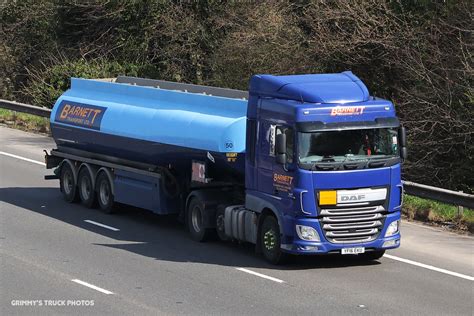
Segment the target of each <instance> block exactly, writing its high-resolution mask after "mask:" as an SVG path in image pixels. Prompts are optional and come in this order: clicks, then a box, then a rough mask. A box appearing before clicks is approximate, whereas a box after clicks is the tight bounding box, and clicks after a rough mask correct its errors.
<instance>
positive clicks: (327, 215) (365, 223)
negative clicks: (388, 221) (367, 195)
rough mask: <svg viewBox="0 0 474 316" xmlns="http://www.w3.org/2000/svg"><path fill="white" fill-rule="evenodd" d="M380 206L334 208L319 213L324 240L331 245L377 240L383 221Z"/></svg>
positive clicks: (383, 217) (383, 216) (383, 209)
mask: <svg viewBox="0 0 474 316" xmlns="http://www.w3.org/2000/svg"><path fill="white" fill-rule="evenodd" d="M384 212H385V208H384V207H383V206H382V205H375V206H363V207H361V206H360V205H357V206H355V207H348V205H344V206H342V205H341V206H339V205H338V206H336V207H335V208H330V209H329V208H325V209H322V210H321V211H320V215H322V217H321V218H320V219H319V221H320V223H321V227H322V230H323V232H324V234H325V236H326V239H327V240H328V241H329V242H331V243H363V242H369V241H372V240H374V239H376V238H377V236H378V235H379V234H380V232H381V230H382V227H383V223H384V219H385V215H384Z"/></svg>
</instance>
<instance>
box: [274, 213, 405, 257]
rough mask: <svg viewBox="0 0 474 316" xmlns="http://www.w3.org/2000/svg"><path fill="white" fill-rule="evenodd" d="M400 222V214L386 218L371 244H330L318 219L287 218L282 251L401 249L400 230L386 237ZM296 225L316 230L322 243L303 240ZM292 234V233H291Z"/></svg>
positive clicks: (293, 252) (337, 252)
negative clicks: (388, 229) (396, 223)
mask: <svg viewBox="0 0 474 316" xmlns="http://www.w3.org/2000/svg"><path fill="white" fill-rule="evenodd" d="M397 220H400V212H394V213H390V214H388V215H387V217H386V218H385V223H384V227H383V229H382V231H381V233H380V234H379V236H378V238H377V239H375V240H372V241H370V242H364V243H330V242H328V241H327V240H326V239H325V237H324V234H323V232H322V230H321V227H320V225H319V221H318V219H315V218H293V219H290V218H286V219H285V225H284V226H285V232H286V233H287V234H286V236H285V238H284V239H283V241H284V242H283V243H282V245H281V249H282V251H284V252H287V253H292V254H299V255H310V254H340V253H341V249H342V248H351V247H364V248H365V249H366V251H374V250H385V249H393V248H398V247H400V237H401V236H400V230H399V231H398V233H396V234H395V235H392V236H390V237H384V236H385V232H386V230H387V227H388V225H390V223H392V222H393V221H397ZM296 225H304V226H310V227H313V228H314V229H316V231H317V232H318V234H319V237H320V239H321V241H319V242H314V241H306V240H302V239H300V238H299V237H298V235H297V234H296V229H295V226H296ZM291 232H292V233H291Z"/></svg>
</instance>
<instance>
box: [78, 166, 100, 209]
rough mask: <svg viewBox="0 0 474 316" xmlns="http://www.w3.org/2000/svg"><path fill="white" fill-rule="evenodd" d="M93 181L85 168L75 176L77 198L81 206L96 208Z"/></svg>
mask: <svg viewBox="0 0 474 316" xmlns="http://www.w3.org/2000/svg"><path fill="white" fill-rule="evenodd" d="M92 184H93V179H92V178H91V175H90V173H89V170H88V169H87V168H82V169H81V171H79V175H78V176H77V188H78V190H79V197H80V198H81V202H82V204H84V205H85V206H87V207H89V208H92V207H94V206H96V201H97V200H96V195H95V191H94V189H93V186H92Z"/></svg>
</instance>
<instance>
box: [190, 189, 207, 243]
mask: <svg viewBox="0 0 474 316" xmlns="http://www.w3.org/2000/svg"><path fill="white" fill-rule="evenodd" d="M203 212H204V204H203V203H202V201H201V200H199V199H198V198H193V199H192V200H191V202H190V203H189V206H188V214H187V215H188V229H189V232H190V233H191V237H192V239H194V240H195V241H199V242H203V241H206V240H207V239H209V237H210V235H211V233H212V231H211V229H206V228H204V227H203V219H202V216H203Z"/></svg>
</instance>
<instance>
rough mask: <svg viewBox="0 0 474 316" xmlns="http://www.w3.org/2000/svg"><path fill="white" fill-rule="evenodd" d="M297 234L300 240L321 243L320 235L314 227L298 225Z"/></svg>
mask: <svg viewBox="0 0 474 316" xmlns="http://www.w3.org/2000/svg"><path fill="white" fill-rule="evenodd" d="M296 233H297V234H298V237H300V239H303V240H307V241H320V239H319V234H318V232H317V231H316V229H314V228H313V227H310V226H303V225H296Z"/></svg>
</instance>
